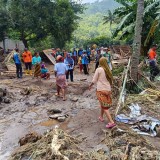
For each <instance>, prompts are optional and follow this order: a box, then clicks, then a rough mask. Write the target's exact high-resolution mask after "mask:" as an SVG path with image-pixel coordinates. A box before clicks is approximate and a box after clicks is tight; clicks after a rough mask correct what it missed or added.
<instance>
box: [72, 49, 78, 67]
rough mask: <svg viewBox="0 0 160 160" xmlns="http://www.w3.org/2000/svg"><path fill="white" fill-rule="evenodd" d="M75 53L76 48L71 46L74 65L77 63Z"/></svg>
mask: <svg viewBox="0 0 160 160" xmlns="http://www.w3.org/2000/svg"><path fill="white" fill-rule="evenodd" d="M77 55H78V53H77V51H76V49H75V48H73V52H72V58H73V60H74V64H75V65H77V60H78V58H77Z"/></svg>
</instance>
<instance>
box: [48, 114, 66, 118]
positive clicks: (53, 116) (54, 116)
mask: <svg viewBox="0 0 160 160" xmlns="http://www.w3.org/2000/svg"><path fill="white" fill-rule="evenodd" d="M64 116H65V115H63V114H54V115H51V116H49V118H51V119H57V118H58V117H64Z"/></svg>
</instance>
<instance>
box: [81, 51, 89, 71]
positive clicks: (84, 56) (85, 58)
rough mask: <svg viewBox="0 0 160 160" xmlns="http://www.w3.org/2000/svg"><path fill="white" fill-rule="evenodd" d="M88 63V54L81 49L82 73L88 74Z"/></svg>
mask: <svg viewBox="0 0 160 160" xmlns="http://www.w3.org/2000/svg"><path fill="white" fill-rule="evenodd" d="M88 64H89V58H88V55H87V51H86V50H83V54H82V65H83V71H84V74H89V68H88Z"/></svg>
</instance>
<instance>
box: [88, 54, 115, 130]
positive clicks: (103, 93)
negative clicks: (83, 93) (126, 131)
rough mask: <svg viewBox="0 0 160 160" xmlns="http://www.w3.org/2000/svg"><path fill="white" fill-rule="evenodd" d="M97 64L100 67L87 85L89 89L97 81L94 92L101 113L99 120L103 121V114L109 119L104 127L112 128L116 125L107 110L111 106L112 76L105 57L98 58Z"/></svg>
mask: <svg viewBox="0 0 160 160" xmlns="http://www.w3.org/2000/svg"><path fill="white" fill-rule="evenodd" d="M99 65H100V67H99V68H97V69H96V72H95V74H94V77H93V80H92V83H91V84H90V86H89V90H90V89H91V88H92V86H93V85H94V84H95V83H97V91H96V94H97V98H98V100H99V102H100V106H101V115H100V117H99V120H100V121H101V122H103V121H104V119H103V115H104V114H105V115H106V117H107V119H108V121H109V123H108V124H107V125H106V128H112V127H114V126H116V124H115V123H114V121H113V119H112V117H111V114H110V112H109V108H110V107H111V106H112V98H111V85H112V82H113V76H112V72H111V70H110V69H109V66H108V64H107V61H106V58H105V57H102V58H100V60H99Z"/></svg>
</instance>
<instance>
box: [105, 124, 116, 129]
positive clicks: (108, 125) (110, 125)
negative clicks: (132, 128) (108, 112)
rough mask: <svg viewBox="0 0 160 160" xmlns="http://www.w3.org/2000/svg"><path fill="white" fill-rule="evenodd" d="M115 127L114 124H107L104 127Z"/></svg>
mask: <svg viewBox="0 0 160 160" xmlns="http://www.w3.org/2000/svg"><path fill="white" fill-rule="evenodd" d="M115 126H116V124H115V123H108V124H107V125H106V128H108V129H109V128H113V127H115Z"/></svg>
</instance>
